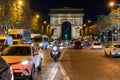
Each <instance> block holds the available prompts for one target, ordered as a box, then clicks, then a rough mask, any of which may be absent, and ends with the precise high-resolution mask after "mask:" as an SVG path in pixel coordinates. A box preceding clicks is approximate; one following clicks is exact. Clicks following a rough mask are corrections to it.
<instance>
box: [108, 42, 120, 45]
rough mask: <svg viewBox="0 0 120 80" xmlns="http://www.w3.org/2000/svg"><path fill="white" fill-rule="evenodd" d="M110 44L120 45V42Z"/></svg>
mask: <svg viewBox="0 0 120 80" xmlns="http://www.w3.org/2000/svg"><path fill="white" fill-rule="evenodd" d="M110 44H113V45H120V42H118V43H116V42H113V43H110Z"/></svg>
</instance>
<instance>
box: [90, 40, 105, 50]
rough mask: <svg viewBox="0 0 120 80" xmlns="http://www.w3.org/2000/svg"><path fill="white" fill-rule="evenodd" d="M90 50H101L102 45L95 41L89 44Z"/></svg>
mask: <svg viewBox="0 0 120 80" xmlns="http://www.w3.org/2000/svg"><path fill="white" fill-rule="evenodd" d="M90 48H91V49H102V48H103V45H102V44H101V43H100V42H98V41H95V42H93V43H92V44H91V47H90Z"/></svg>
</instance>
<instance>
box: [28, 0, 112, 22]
mask: <svg viewBox="0 0 120 80" xmlns="http://www.w3.org/2000/svg"><path fill="white" fill-rule="evenodd" d="M109 1H110V0H30V7H31V9H33V10H35V11H37V12H40V13H41V14H42V16H43V18H44V19H47V20H48V21H49V15H48V14H49V10H50V8H63V7H70V8H81V9H83V10H84V14H85V16H84V22H86V21H87V20H88V19H90V20H92V21H96V20H97V16H99V15H108V14H109V12H110V9H109V8H108V2H109Z"/></svg>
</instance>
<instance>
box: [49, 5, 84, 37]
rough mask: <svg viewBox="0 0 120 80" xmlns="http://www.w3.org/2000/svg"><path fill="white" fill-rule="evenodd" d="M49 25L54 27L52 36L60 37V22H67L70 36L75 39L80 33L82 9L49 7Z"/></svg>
mask: <svg viewBox="0 0 120 80" xmlns="http://www.w3.org/2000/svg"><path fill="white" fill-rule="evenodd" d="M49 16H50V26H51V27H52V28H54V32H53V36H52V38H55V39H61V38H62V32H61V31H62V30H61V29H62V24H63V23H64V22H69V23H70V24H71V38H72V39H76V38H78V37H79V36H81V35H80V29H81V28H82V25H83V16H84V14H83V9H73V8H68V7H67V8H60V9H50V13H49Z"/></svg>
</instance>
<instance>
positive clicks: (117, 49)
mask: <svg viewBox="0 0 120 80" xmlns="http://www.w3.org/2000/svg"><path fill="white" fill-rule="evenodd" d="M104 54H105V56H110V57H120V42H111V43H109V44H108V45H107V46H106V48H105V49H104Z"/></svg>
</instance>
